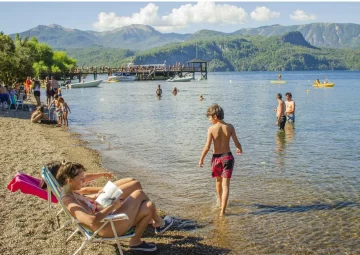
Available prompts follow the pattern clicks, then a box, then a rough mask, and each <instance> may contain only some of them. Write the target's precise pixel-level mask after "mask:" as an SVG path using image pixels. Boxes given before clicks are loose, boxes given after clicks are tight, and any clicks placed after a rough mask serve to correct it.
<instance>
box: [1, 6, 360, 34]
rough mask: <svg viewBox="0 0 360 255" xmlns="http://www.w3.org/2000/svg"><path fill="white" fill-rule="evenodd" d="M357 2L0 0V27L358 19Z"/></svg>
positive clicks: (172, 27) (178, 26)
mask: <svg viewBox="0 0 360 255" xmlns="http://www.w3.org/2000/svg"><path fill="white" fill-rule="evenodd" d="M359 10H360V2H304V1H303V2H270V1H265V2H255V1H253V2H226V1H217V2H211V1H199V2H195V1H194V2H29V1H27V2H1V0H0V31H3V32H4V33H5V34H13V33H20V32H24V31H26V30H28V29H31V28H34V27H36V26H38V25H50V24H58V25H61V26H63V27H66V28H72V29H80V30H93V31H107V30H112V29H116V28H120V27H123V26H127V25H131V24H144V25H150V26H152V27H154V28H155V29H156V30H158V31H160V32H166V33H168V32H175V33H181V34H184V33H194V32H196V31H199V30H201V29H211V30H216V31H222V32H234V31H236V30H239V29H241V28H249V27H252V28H254V27H260V26H268V25H274V24H280V25H284V26H287V25H299V24H309V23H314V22H330V23H356V24H360V15H359V14H358V12H359Z"/></svg>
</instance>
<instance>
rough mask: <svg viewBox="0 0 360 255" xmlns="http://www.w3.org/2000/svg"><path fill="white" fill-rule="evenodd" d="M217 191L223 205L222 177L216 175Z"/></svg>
mask: <svg viewBox="0 0 360 255" xmlns="http://www.w3.org/2000/svg"><path fill="white" fill-rule="evenodd" d="M216 193H217V196H218V200H219V205H220V206H221V205H222V193H223V190H222V177H219V176H217V177H216Z"/></svg>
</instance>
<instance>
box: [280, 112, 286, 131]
mask: <svg viewBox="0 0 360 255" xmlns="http://www.w3.org/2000/svg"><path fill="white" fill-rule="evenodd" d="M285 123H286V116H285V115H283V116H281V118H280V120H279V129H280V130H284V128H285Z"/></svg>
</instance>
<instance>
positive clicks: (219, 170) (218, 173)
mask: <svg viewBox="0 0 360 255" xmlns="http://www.w3.org/2000/svg"><path fill="white" fill-rule="evenodd" d="M234 163H235V160H234V157H233V155H232V153H231V152H226V153H223V154H213V156H212V159H211V170H212V174H211V176H212V177H213V178H214V177H223V178H231V175H232V171H233V168H234Z"/></svg>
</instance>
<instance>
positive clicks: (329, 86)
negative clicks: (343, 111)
mask: <svg viewBox="0 0 360 255" xmlns="http://www.w3.org/2000/svg"><path fill="white" fill-rule="evenodd" d="M334 85H335V83H333V82H329V83H317V82H314V83H313V86H314V87H327V88H331V87H334Z"/></svg>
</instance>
